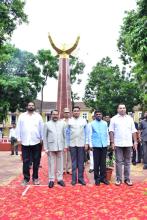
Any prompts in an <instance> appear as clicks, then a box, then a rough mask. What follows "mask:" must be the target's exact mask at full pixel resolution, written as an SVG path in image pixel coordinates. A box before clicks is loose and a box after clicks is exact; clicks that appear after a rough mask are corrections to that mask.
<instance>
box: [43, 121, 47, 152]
mask: <svg viewBox="0 0 147 220" xmlns="http://www.w3.org/2000/svg"><path fill="white" fill-rule="evenodd" d="M47 136H48V130H47V123H45V124H44V128H43V147H44V150H48V144H47Z"/></svg>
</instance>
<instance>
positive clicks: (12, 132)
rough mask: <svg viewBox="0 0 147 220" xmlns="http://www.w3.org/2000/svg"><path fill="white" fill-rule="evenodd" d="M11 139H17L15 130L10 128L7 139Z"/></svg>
mask: <svg viewBox="0 0 147 220" xmlns="http://www.w3.org/2000/svg"><path fill="white" fill-rule="evenodd" d="M11 137H14V138H17V134H16V128H11V129H10V133H9V139H11Z"/></svg>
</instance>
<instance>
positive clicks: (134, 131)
mask: <svg viewBox="0 0 147 220" xmlns="http://www.w3.org/2000/svg"><path fill="white" fill-rule="evenodd" d="M131 121H132V122H131V123H132V125H131V128H132V134H133V133H136V132H137V129H136V128H135V124H134V121H133V119H132V118H131Z"/></svg>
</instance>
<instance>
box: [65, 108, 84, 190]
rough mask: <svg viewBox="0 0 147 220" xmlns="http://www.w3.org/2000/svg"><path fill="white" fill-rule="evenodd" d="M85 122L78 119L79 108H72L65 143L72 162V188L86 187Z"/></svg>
mask: <svg viewBox="0 0 147 220" xmlns="http://www.w3.org/2000/svg"><path fill="white" fill-rule="evenodd" d="M87 132H88V131H87V121H86V120H85V119H83V118H81V117H80V107H79V106H75V107H74V108H73V117H72V118H71V119H69V121H68V127H67V132H66V134H67V143H68V146H69V149H70V154H71V161H72V182H71V184H72V185H73V186H74V185H75V184H76V183H77V171H78V183H80V184H81V185H86V183H85V181H84V155H85V149H86V150H87V149H88V134H87Z"/></svg>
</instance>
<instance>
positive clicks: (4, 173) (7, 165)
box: [0, 151, 147, 186]
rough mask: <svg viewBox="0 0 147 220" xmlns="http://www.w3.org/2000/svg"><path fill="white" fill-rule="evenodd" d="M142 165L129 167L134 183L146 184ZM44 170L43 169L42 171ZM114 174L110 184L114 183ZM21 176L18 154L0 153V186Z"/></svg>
mask: <svg viewBox="0 0 147 220" xmlns="http://www.w3.org/2000/svg"><path fill="white" fill-rule="evenodd" d="M142 167H143V165H142V164H137V165H136V166H133V165H132V166H131V177H132V181H133V182H134V183H135V182H145V181H146V182H147V170H143V169H142ZM43 170H44V169H43ZM88 171H89V164H88V163H87V164H86V174H87V177H88V178H89V181H90V183H92V184H93V183H94V179H93V173H91V174H90V173H89V172H88ZM114 173H115V172H113V177H112V182H114ZM20 174H22V161H21V157H20V153H19V155H18V156H16V155H13V156H11V155H10V152H8V151H0V180H1V181H0V186H4V185H7V184H9V183H10V182H11V181H12V180H14V179H15V178H16V177H17V176H19V175H20Z"/></svg>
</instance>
